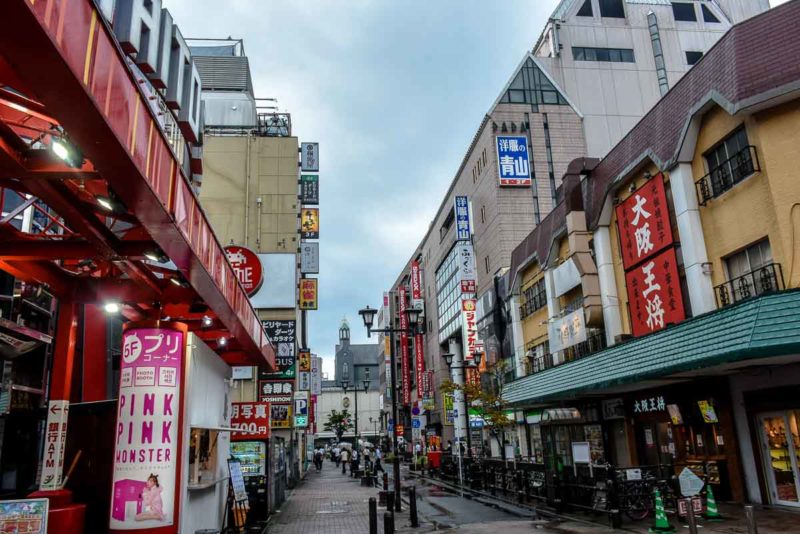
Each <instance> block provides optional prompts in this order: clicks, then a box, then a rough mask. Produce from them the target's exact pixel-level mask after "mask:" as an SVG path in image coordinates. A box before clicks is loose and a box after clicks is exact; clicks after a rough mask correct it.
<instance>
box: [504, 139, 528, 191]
mask: <svg viewBox="0 0 800 534" xmlns="http://www.w3.org/2000/svg"><path fill="white" fill-rule="evenodd" d="M496 139H497V169H498V176H499V177H500V185H513V186H529V185H531V163H530V159H528V138H527V137H525V136H524V135H498V136H497V137H496Z"/></svg>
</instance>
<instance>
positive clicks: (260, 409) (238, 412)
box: [231, 402, 269, 441]
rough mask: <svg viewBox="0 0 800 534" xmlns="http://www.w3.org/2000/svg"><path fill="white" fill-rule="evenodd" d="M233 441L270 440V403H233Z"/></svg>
mask: <svg viewBox="0 0 800 534" xmlns="http://www.w3.org/2000/svg"><path fill="white" fill-rule="evenodd" d="M231 428H235V429H236V431H235V432H231V441H250V440H258V439H268V438H269V403H268V402H234V403H231Z"/></svg>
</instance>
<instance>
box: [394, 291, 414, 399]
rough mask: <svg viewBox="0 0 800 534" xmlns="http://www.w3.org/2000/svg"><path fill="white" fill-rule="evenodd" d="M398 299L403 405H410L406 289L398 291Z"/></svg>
mask: <svg viewBox="0 0 800 534" xmlns="http://www.w3.org/2000/svg"><path fill="white" fill-rule="evenodd" d="M397 295H398V299H399V301H400V304H399V306H398V309H399V311H400V329H401V330H402V332H401V333H400V370H401V373H402V377H401V378H402V381H403V404H409V403H410V402H411V362H410V361H409V360H410V356H409V347H408V334H407V333H406V332H407V331H408V317H406V313H405V312H406V308H407V307H408V304H407V303H406V287H405V286H402V285H401V286H400V287H399V288H398V289H397Z"/></svg>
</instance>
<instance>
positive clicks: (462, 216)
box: [453, 196, 472, 241]
mask: <svg viewBox="0 0 800 534" xmlns="http://www.w3.org/2000/svg"><path fill="white" fill-rule="evenodd" d="M453 209H454V210H455V220H456V241H469V238H470V236H471V235H472V230H471V228H470V222H469V200H468V199H467V197H465V196H457V197H456V198H455V200H454V201H453Z"/></svg>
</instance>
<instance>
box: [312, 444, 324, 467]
mask: <svg viewBox="0 0 800 534" xmlns="http://www.w3.org/2000/svg"><path fill="white" fill-rule="evenodd" d="M324 457H325V449H323V448H322V447H320V448H319V449H317V451H316V453H315V454H314V465H315V466H316V468H317V473H319V472H320V471H322V461H323V459H324Z"/></svg>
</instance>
